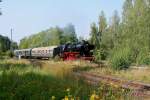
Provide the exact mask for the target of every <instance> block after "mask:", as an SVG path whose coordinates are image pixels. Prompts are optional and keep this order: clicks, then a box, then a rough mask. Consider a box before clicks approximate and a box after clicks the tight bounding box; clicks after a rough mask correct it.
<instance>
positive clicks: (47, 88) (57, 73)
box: [0, 60, 127, 100]
mask: <svg viewBox="0 0 150 100" xmlns="http://www.w3.org/2000/svg"><path fill="white" fill-rule="evenodd" d="M41 63H42V66H35V65H36V64H32V63H31V62H29V61H26V60H20V61H16V60H7V61H6V60H3V61H1V62H0V100H51V97H55V100H62V99H63V98H64V97H65V96H66V98H67V96H71V97H72V98H78V100H89V99H90V100H95V99H93V97H94V98H95V97H98V99H97V100H100V99H102V100H116V99H118V100H120V99H125V95H126V94H127V93H124V89H123V92H122V89H121V88H118V87H115V88H112V86H108V85H107V86H106V85H105V84H100V85H98V86H91V85H89V84H86V83H85V82H84V81H83V79H80V78H74V77H73V76H72V75H71V71H72V70H71V69H72V67H73V66H72V65H73V63H72V62H53V61H48V62H41ZM77 65H79V64H77ZM69 66H72V67H71V68H70V67H69ZM68 89H69V90H70V91H69V95H68ZM66 90H67V91H66ZM94 90H95V92H93V91H94ZM125 92H127V91H126V90H125Z"/></svg>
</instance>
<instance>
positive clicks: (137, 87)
mask: <svg viewBox="0 0 150 100" xmlns="http://www.w3.org/2000/svg"><path fill="white" fill-rule="evenodd" d="M73 74H74V75H75V77H79V78H82V79H84V80H85V81H86V82H88V83H89V84H92V85H99V84H100V82H102V83H105V84H108V85H111V84H114V85H118V86H119V87H121V88H124V89H130V90H131V91H133V93H132V94H133V95H134V96H140V97H141V96H143V97H150V84H144V83H140V82H135V81H129V80H123V79H120V78H114V77H112V76H103V75H97V74H92V73H88V72H78V71H77V72H73Z"/></svg>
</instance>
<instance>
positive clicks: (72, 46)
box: [53, 40, 94, 60]
mask: <svg viewBox="0 0 150 100" xmlns="http://www.w3.org/2000/svg"><path fill="white" fill-rule="evenodd" d="M93 49H94V45H92V44H90V43H89V42H88V41H84V40H82V42H78V43H67V44H64V45H60V46H58V47H57V48H54V51H53V57H56V56H59V57H60V58H63V59H64V60H75V59H79V58H82V59H85V60H93V59H94V58H93V53H92V50H93Z"/></svg>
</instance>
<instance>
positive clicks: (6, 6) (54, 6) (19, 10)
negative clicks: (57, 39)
mask: <svg viewBox="0 0 150 100" xmlns="http://www.w3.org/2000/svg"><path fill="white" fill-rule="evenodd" d="M2 1H3V2H1V3H0V8H1V11H2V13H3V14H2V15H1V16H0V34H1V35H4V36H8V37H10V30H11V28H12V29H13V40H14V41H16V42H18V43H19V41H20V39H22V38H23V37H25V36H30V35H31V34H35V33H38V32H40V31H42V30H46V29H48V28H50V27H55V26H56V25H57V26H60V27H64V26H66V25H67V24H68V23H72V24H73V25H74V26H75V29H76V33H77V35H78V36H82V37H84V38H85V39H86V38H88V37H89V33H90V24H91V23H92V22H96V23H98V16H99V15H100V12H101V11H102V10H103V11H104V12H105V16H106V18H107V20H108V22H109V19H110V17H111V16H112V15H113V12H114V10H117V11H118V13H119V15H120V16H121V13H122V6H123V3H124V0H2Z"/></svg>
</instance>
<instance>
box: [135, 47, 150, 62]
mask: <svg viewBox="0 0 150 100" xmlns="http://www.w3.org/2000/svg"><path fill="white" fill-rule="evenodd" d="M136 62H137V64H138V65H150V55H149V53H148V52H147V51H143V50H141V52H140V53H139V54H138V56H137V59H136Z"/></svg>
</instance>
